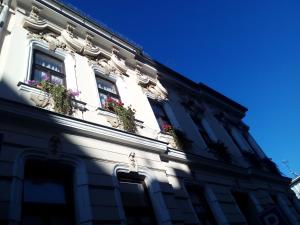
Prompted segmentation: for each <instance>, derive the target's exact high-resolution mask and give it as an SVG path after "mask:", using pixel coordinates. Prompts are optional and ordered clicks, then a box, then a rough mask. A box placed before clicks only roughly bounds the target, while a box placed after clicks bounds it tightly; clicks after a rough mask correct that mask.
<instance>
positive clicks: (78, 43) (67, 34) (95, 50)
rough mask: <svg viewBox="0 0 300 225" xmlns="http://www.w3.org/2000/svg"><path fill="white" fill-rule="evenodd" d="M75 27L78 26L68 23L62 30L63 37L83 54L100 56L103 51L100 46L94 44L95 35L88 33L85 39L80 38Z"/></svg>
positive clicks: (69, 44) (70, 45) (76, 50)
mask: <svg viewBox="0 0 300 225" xmlns="http://www.w3.org/2000/svg"><path fill="white" fill-rule="evenodd" d="M75 29H76V27H75V26H74V25H72V24H67V26H66V29H64V30H63V31H62V32H61V36H62V39H63V40H64V41H65V42H66V43H67V45H68V46H69V47H70V48H72V49H73V50H74V51H75V52H77V53H79V54H81V55H85V56H90V57H96V56H98V55H99V54H100V53H101V50H100V48H99V47H97V46H95V45H93V43H92V40H93V36H92V35H91V34H89V33H87V34H86V36H85V40H80V39H79V38H78V37H76V35H75Z"/></svg>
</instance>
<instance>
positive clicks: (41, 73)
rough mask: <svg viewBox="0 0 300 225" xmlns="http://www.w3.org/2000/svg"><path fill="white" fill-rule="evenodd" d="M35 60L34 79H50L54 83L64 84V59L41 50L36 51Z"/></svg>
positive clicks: (33, 67)
mask: <svg viewBox="0 0 300 225" xmlns="http://www.w3.org/2000/svg"><path fill="white" fill-rule="evenodd" d="M33 55H34V61H33V65H32V77H31V79H32V80H36V81H38V82H41V81H42V80H46V79H47V80H49V81H50V82H52V83H55V84H59V85H64V83H65V74H64V63H63V61H62V60H59V59H56V58H54V57H52V56H50V55H47V54H45V53H43V52H41V51H38V50H35V51H34V54H33Z"/></svg>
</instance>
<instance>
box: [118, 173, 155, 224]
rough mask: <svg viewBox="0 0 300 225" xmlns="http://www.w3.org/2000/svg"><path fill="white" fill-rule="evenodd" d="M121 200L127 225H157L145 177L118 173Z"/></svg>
mask: <svg viewBox="0 0 300 225" xmlns="http://www.w3.org/2000/svg"><path fill="white" fill-rule="evenodd" d="M117 176H118V181H119V187H120V193H121V200H122V204H123V209H124V212H125V216H126V221H127V223H126V224H127V225H155V224H157V221H156V217H155V214H154V211H153V206H152V203H151V200H150V196H149V193H148V189H147V186H146V184H145V176H141V175H138V174H137V173H118V174H117Z"/></svg>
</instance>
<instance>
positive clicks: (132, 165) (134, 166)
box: [128, 152, 137, 172]
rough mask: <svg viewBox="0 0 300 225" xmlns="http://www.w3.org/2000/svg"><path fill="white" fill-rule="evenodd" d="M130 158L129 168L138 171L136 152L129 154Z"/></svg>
mask: <svg viewBox="0 0 300 225" xmlns="http://www.w3.org/2000/svg"><path fill="white" fill-rule="evenodd" d="M128 160H129V169H130V171H135V172H136V171H137V161H136V158H135V153H134V152H130V154H129V156H128Z"/></svg>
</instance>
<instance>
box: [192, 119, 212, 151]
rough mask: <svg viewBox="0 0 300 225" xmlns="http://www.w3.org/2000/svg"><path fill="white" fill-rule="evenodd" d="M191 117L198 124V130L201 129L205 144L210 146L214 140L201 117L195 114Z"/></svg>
mask: <svg viewBox="0 0 300 225" xmlns="http://www.w3.org/2000/svg"><path fill="white" fill-rule="evenodd" d="M191 118H192V120H193V122H194V123H195V124H196V126H197V128H198V131H199V133H200V135H201V137H202V138H203V140H204V142H205V144H206V145H207V146H209V145H210V144H211V143H212V142H213V141H212V140H211V138H210V137H209V135H208V133H207V132H206V130H205V128H204V126H203V124H202V121H201V119H199V118H198V117H197V116H194V115H191Z"/></svg>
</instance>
